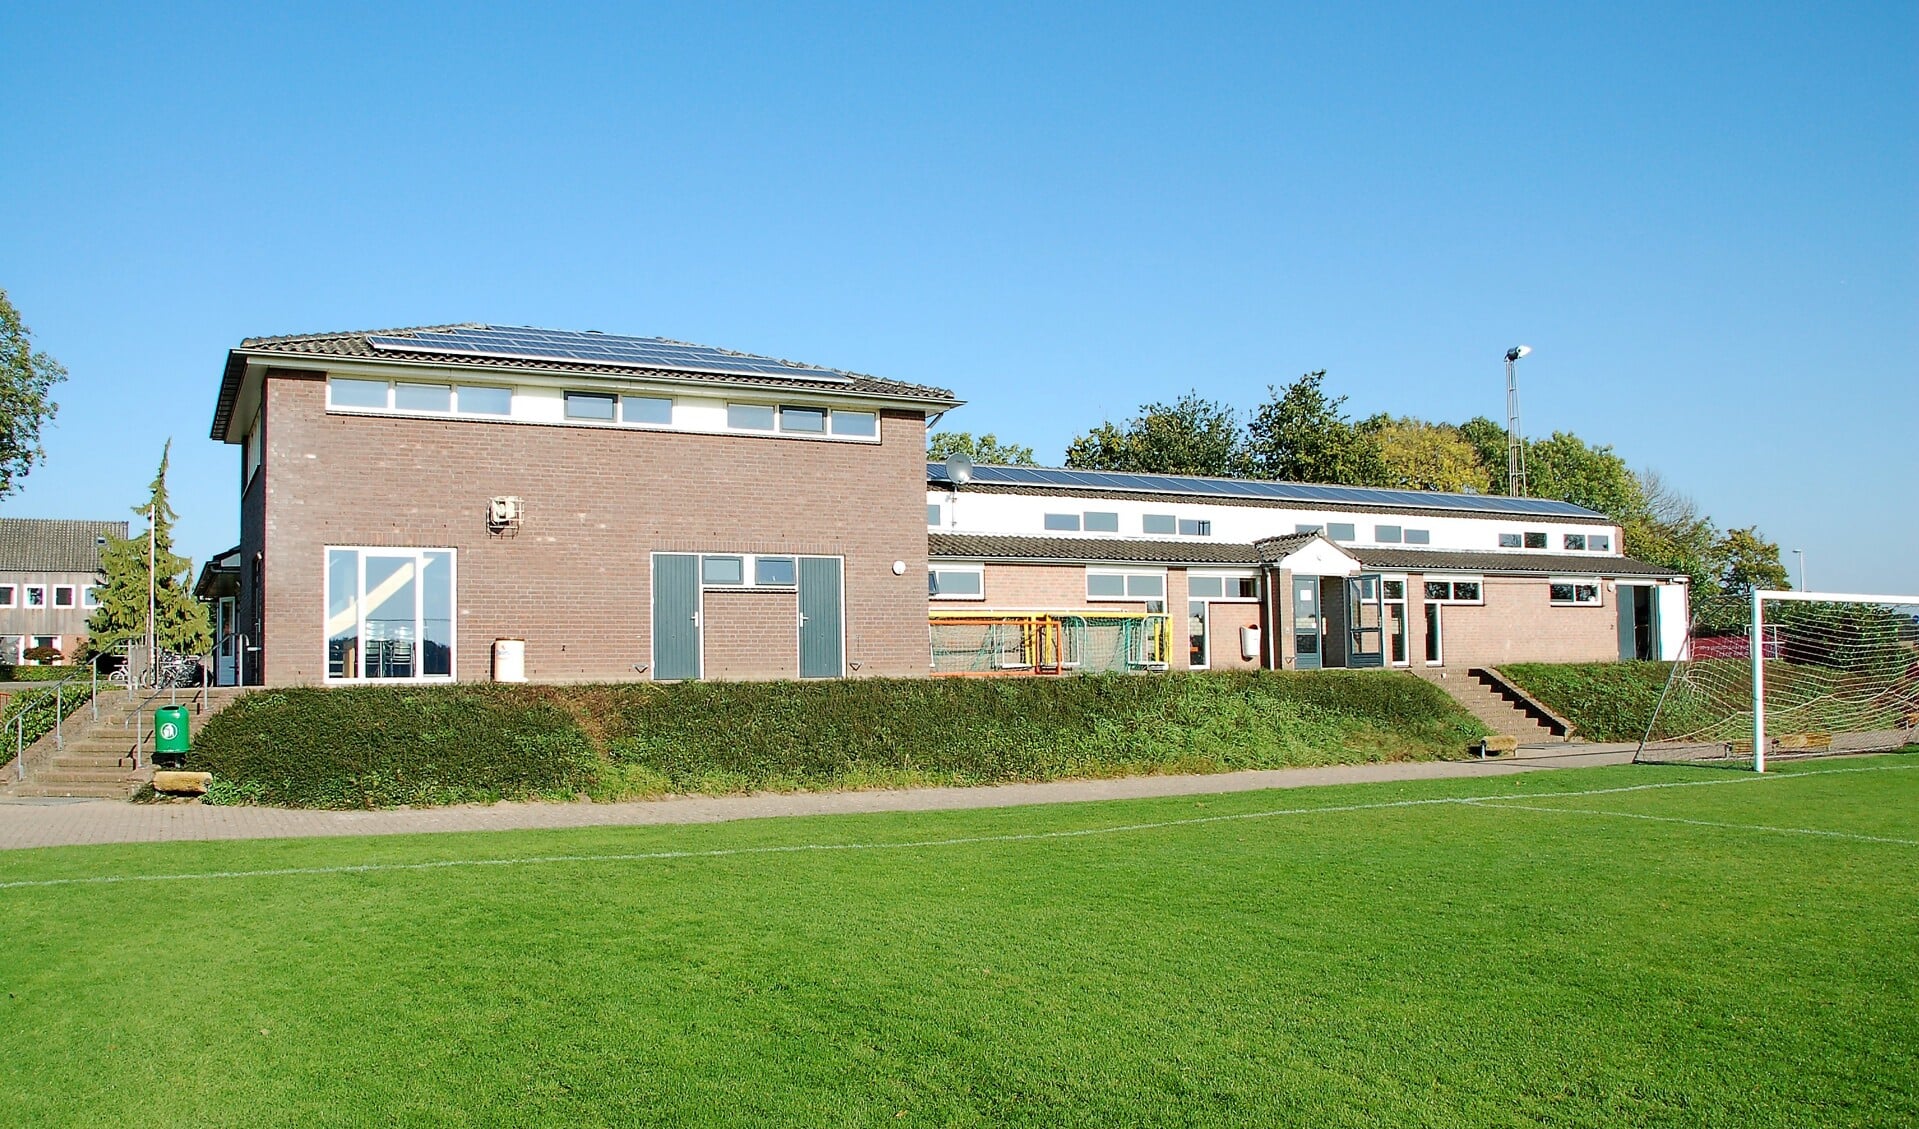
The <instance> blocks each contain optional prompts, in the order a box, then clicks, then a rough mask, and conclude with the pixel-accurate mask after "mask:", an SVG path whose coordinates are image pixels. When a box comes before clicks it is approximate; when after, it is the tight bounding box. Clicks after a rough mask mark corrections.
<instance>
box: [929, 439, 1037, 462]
mask: <svg viewBox="0 0 1919 1129" xmlns="http://www.w3.org/2000/svg"><path fill="white" fill-rule="evenodd" d="M952 455H965V456H966V457H967V458H969V459H972V460H973V461H974V462H976V463H980V464H982V465H985V466H1038V465H1039V460H1038V459H1036V458H1034V457H1033V449H1032V448H1031V447H1021V446H1020V445H1018V444H1017V443H1001V442H1000V441H999V437H998V436H996V435H994V434H993V433H992V432H990V431H989V432H987V433H986V434H984V435H981V436H978V437H977V438H976V437H974V435H973V433H972V432H970V431H942V432H940V433H939V434H937V435H935V436H933V438H932V440H931V441H930V442H928V443H927V445H926V457H927V459H928V460H929V461H931V462H936V463H937V462H942V461H944V460H945V459H947V458H948V457H950V456H952Z"/></svg>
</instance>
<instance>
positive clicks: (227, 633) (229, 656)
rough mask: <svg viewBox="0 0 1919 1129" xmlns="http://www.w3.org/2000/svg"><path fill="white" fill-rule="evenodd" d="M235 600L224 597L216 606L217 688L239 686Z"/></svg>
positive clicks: (214, 672)
mask: <svg viewBox="0 0 1919 1129" xmlns="http://www.w3.org/2000/svg"><path fill="white" fill-rule="evenodd" d="M234 623H235V620H234V599H233V597H232V596H222V597H220V600H219V602H218V603H216V604H215V605H214V611H213V638H214V640H215V644H216V648H215V650H214V657H213V683H214V685H216V686H237V685H239V679H238V678H236V677H235V675H236V674H237V671H236V669H235V665H234V658H235V656H237V655H238V654H239V651H238V649H237V648H238V642H239V641H238V640H237V639H235V638H234V635H233V632H234V630H235V626H234Z"/></svg>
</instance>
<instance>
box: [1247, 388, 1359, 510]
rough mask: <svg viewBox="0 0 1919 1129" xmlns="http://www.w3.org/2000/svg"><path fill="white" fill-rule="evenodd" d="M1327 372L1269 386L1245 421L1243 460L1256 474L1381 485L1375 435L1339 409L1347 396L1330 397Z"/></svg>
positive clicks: (1255, 475)
mask: <svg viewBox="0 0 1919 1129" xmlns="http://www.w3.org/2000/svg"><path fill="white" fill-rule="evenodd" d="M1325 380H1326V370H1325V369H1320V370H1319V371H1317V372H1309V373H1307V374H1305V375H1304V376H1302V377H1300V378H1299V379H1298V380H1295V381H1294V382H1293V383H1291V384H1289V385H1287V386H1286V390H1285V391H1284V392H1282V391H1280V390H1279V388H1278V387H1276V386H1275V387H1270V388H1268V389H1267V391H1268V393H1269V395H1268V398H1267V401H1266V402H1265V403H1264V404H1261V405H1260V406H1259V407H1258V408H1255V409H1254V410H1253V415H1252V419H1251V421H1250V422H1249V423H1248V424H1247V438H1246V449H1245V461H1246V464H1247V469H1248V470H1249V472H1250V473H1251V475H1252V477H1254V478H1273V479H1280V480H1282V481H1286V482H1336V483H1341V484H1343V485H1347V486H1379V485H1383V484H1384V483H1385V479H1386V468H1385V465H1384V464H1383V463H1382V462H1381V461H1380V456H1379V447H1378V445H1377V444H1376V443H1375V442H1374V439H1373V436H1372V435H1370V434H1368V433H1367V432H1365V431H1363V430H1362V429H1360V428H1358V427H1355V426H1353V424H1352V423H1351V422H1350V421H1349V420H1347V418H1346V415H1345V413H1344V412H1342V411H1341V410H1340V408H1341V406H1342V405H1344V404H1345V403H1346V397H1344V396H1339V397H1328V396H1327V395H1326V392H1325V389H1324V388H1322V387H1321V385H1323V384H1324V383H1325Z"/></svg>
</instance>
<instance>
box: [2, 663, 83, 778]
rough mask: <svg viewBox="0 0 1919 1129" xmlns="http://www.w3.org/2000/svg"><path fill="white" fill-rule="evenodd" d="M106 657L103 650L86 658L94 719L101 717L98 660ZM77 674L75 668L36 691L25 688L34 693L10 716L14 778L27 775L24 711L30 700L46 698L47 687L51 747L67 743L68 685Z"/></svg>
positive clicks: (36, 739)
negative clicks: (51, 698)
mask: <svg viewBox="0 0 1919 1129" xmlns="http://www.w3.org/2000/svg"><path fill="white" fill-rule="evenodd" d="M105 657H106V656H105V655H104V654H100V655H95V656H93V658H92V659H90V660H88V662H87V671H86V677H87V686H88V690H89V691H90V693H89V694H88V696H87V703H88V706H89V708H90V709H91V711H92V715H93V720H94V721H99V720H100V660H101V659H102V658H105ZM80 677H81V675H80V672H79V671H74V672H73V673H72V674H69V675H67V676H66V677H65V678H62V679H60V680H58V681H56V682H55V683H54V684H53V685H52V686H50V687H42V688H40V689H38V690H36V691H28V693H31V694H33V697H32V698H29V699H27V703H26V704H23V705H22V706H21V707H20V712H18V713H17V714H15V715H14V718H13V772H14V779H16V780H21V781H24V780H25V779H26V778H27V713H28V711H29V710H30V709H31V708H32V706H33V704H37V703H39V702H42V701H45V700H46V696H47V691H48V690H52V691H53V747H54V748H56V749H64V748H66V747H67V735H66V719H67V702H66V693H67V687H68V685H70V684H72V683H75V682H78V681H79V680H80ZM34 743H35V744H38V743H39V738H37V737H36V738H35V739H34Z"/></svg>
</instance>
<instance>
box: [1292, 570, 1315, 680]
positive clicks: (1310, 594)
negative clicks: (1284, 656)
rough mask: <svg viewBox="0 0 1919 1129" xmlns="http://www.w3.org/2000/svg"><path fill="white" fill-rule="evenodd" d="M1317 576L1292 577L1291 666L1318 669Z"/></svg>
mask: <svg viewBox="0 0 1919 1129" xmlns="http://www.w3.org/2000/svg"><path fill="white" fill-rule="evenodd" d="M1319 619H1320V615H1319V577H1317V576H1295V577H1293V667H1294V669H1296V670H1318V669H1319V634H1320V632H1319Z"/></svg>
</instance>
